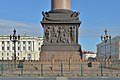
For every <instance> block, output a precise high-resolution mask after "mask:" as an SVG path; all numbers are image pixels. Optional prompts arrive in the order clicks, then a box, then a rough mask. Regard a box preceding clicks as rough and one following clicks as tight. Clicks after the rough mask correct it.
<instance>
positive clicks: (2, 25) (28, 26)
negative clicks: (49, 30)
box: [0, 19, 43, 36]
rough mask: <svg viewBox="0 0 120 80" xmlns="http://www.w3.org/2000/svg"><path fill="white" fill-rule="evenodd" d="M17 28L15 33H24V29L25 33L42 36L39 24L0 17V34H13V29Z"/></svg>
mask: <svg viewBox="0 0 120 80" xmlns="http://www.w3.org/2000/svg"><path fill="white" fill-rule="evenodd" d="M14 28H15V29H16V30H17V33H18V34H20V35H24V33H25V31H26V33H27V35H31V36H42V33H43V30H42V27H41V26H40V24H33V23H22V22H17V21H12V20H3V19H0V35H4V34H7V35H9V34H13V32H12V31H13V29H14Z"/></svg>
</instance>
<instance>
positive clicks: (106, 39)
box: [101, 29, 111, 64]
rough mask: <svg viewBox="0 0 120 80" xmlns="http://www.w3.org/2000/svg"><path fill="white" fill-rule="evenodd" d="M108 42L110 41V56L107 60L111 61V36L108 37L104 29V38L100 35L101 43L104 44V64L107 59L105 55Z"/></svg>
mask: <svg viewBox="0 0 120 80" xmlns="http://www.w3.org/2000/svg"><path fill="white" fill-rule="evenodd" d="M108 40H109V41H110V55H109V58H110V59H111V35H108V33H107V30H106V29H105V34H104V36H102V35H101V41H103V42H105V64H106V59H107V58H108V57H107V56H106V54H107V51H106V44H107V42H108Z"/></svg>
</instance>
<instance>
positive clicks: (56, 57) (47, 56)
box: [40, 52, 81, 60]
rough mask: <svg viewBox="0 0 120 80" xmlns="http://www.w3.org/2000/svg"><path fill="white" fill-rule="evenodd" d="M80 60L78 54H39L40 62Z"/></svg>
mask: <svg viewBox="0 0 120 80" xmlns="http://www.w3.org/2000/svg"><path fill="white" fill-rule="evenodd" d="M53 58H54V60H69V59H70V58H71V60H81V57H80V52H41V55H40V60H51V59H53Z"/></svg>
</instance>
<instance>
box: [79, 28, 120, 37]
mask: <svg viewBox="0 0 120 80" xmlns="http://www.w3.org/2000/svg"><path fill="white" fill-rule="evenodd" d="M105 29H107V31H108V34H109V35H112V37H115V36H118V35H119V34H120V30H119V26H108V27H102V26H99V27H82V28H80V29H79V37H82V38H84V37H91V38H97V37H100V36H101V35H104V31H105Z"/></svg>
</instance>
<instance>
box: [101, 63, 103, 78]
mask: <svg viewBox="0 0 120 80" xmlns="http://www.w3.org/2000/svg"><path fill="white" fill-rule="evenodd" d="M100 67H101V76H103V69H102V63H101V66H100Z"/></svg>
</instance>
